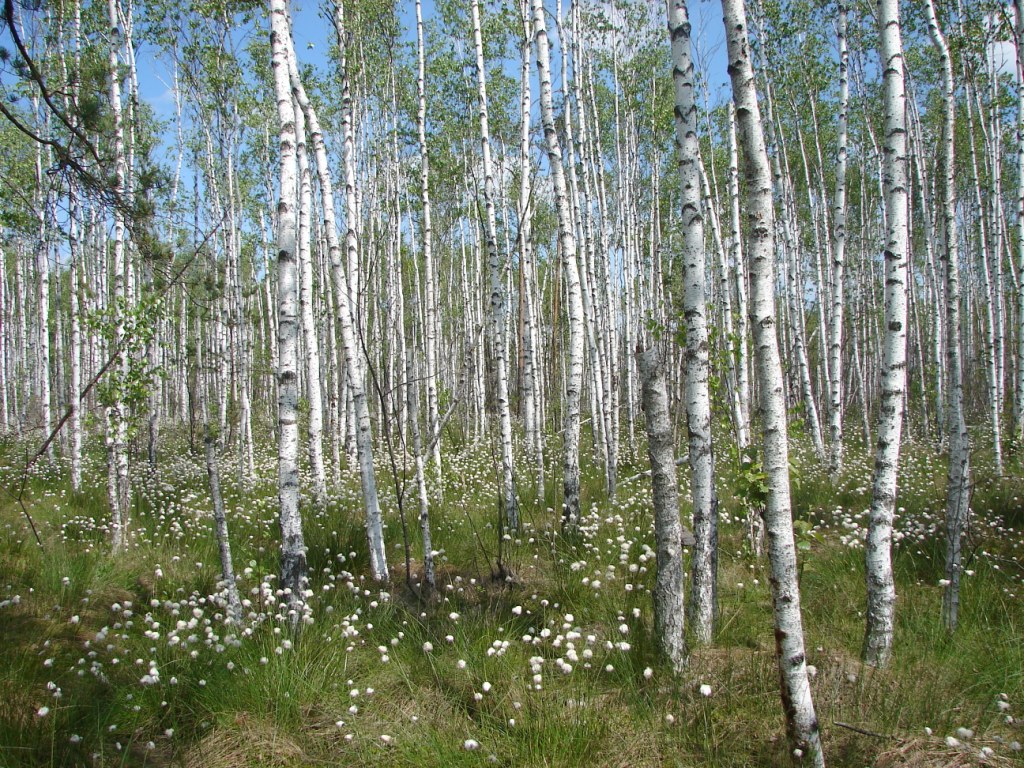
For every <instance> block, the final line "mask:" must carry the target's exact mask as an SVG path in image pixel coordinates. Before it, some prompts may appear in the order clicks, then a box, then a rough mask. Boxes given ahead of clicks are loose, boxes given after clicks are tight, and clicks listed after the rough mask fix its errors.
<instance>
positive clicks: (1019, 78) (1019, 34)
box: [1013, 0, 1024, 451]
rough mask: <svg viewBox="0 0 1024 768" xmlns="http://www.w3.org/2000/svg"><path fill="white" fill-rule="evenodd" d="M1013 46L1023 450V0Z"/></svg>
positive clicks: (1018, 419) (1023, 436)
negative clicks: (1015, 63)
mask: <svg viewBox="0 0 1024 768" xmlns="http://www.w3.org/2000/svg"><path fill="white" fill-rule="evenodd" d="M1013 10H1014V16H1015V18H1016V22H1015V24H1014V35H1013V44H1014V51H1015V52H1016V54H1017V56H1016V58H1017V67H1016V69H1017V72H1016V86H1017V137H1016V138H1017V199H1016V201H1015V202H1016V209H1017V253H1016V254H1015V256H1016V260H1017V348H1016V367H1017V377H1016V381H1015V386H1014V398H1013V440H1014V443H1015V445H1016V449H1017V450H1018V451H1021V450H1024V0H1014V3H1013Z"/></svg>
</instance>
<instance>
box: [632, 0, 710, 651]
mask: <svg viewBox="0 0 1024 768" xmlns="http://www.w3.org/2000/svg"><path fill="white" fill-rule="evenodd" d="M668 31H669V36H670V38H671V42H672V77H673V80H674V81H675V128H676V152H677V156H678V164H679V177H680V181H681V182H682V190H681V195H682V211H681V215H682V231H683V246H682V272H683V274H682V277H683V318H684V320H685V323H686V351H685V354H684V380H685V383H684V386H685V395H684V399H685V402H686V424H687V431H688V435H689V439H688V443H689V461H690V477H691V482H690V493H691V495H692V497H693V535H694V538H695V539H696V543H695V544H694V547H693V561H692V571H693V581H692V592H691V598H690V600H691V623H692V624H693V625H694V634H695V636H696V639H697V641H698V642H699V643H710V642H711V637H712V633H713V631H714V621H715V613H716V605H715V600H716V596H717V575H718V574H717V571H718V520H717V517H718V499H717V497H716V495H715V460H714V454H713V452H712V442H711V398H710V394H709V389H708V376H709V373H710V365H709V361H708V327H707V298H706V296H705V293H704V284H705V280H706V274H705V272H706V265H705V254H704V219H703V216H702V214H701V191H702V190H701V174H700V143H699V140H698V138H697V105H696V99H695V97H694V87H695V84H694V66H693V57H692V54H691V42H690V33H691V25H690V18H689V13H688V10H687V5H686V0H671V1H670V2H669V3H668ZM645 391H646V386H645ZM648 418H649V417H648ZM648 430H650V426H648ZM652 463H653V456H652ZM673 479H674V475H673ZM659 571H660V569H659Z"/></svg>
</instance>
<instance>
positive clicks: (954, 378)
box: [926, 0, 977, 631]
mask: <svg viewBox="0 0 1024 768" xmlns="http://www.w3.org/2000/svg"><path fill="white" fill-rule="evenodd" d="M926 10H927V14H928V15H927V18H928V34H929V36H930V37H931V39H932V44H933V45H934V46H935V48H936V50H937V51H938V53H939V63H940V65H941V67H942V106H943V110H942V116H943V121H942V145H941V147H940V148H939V155H938V169H937V172H938V176H939V183H940V185H941V195H942V247H943V261H945V269H944V272H945V275H946V366H947V368H948V374H949V417H948V419H947V420H946V424H947V426H948V428H949V472H948V474H947V476H946V588H945V591H944V592H943V596H942V618H943V622H944V623H945V625H946V628H947V629H949V630H951V631H952V630H954V629H956V624H957V612H958V608H959V606H960V552H961V537H962V534H963V530H964V526H965V525H966V524H967V515H968V503H969V501H970V494H969V491H968V487H969V485H970V456H971V453H970V441H969V437H968V434H967V423H966V422H965V420H964V386H963V366H962V363H961V357H960V258H959V236H958V234H957V220H956V165H955V163H954V139H955V134H954V125H955V123H954V120H955V114H956V101H955V95H956V94H955V90H954V84H953V64H952V60H951V58H950V52H949V46H948V45H947V43H946V38H945V35H943V33H942V30H941V29H940V28H939V22H938V18H937V17H936V15H935V5H934V3H933V0H927V4H926ZM969 115H970V112H969V111H968V116H969ZM976 165H977V163H976V162H975V166H976Z"/></svg>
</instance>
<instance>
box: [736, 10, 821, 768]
mask: <svg viewBox="0 0 1024 768" xmlns="http://www.w3.org/2000/svg"><path fill="white" fill-rule="evenodd" d="M722 9H723V11H724V16H725V19H724V21H725V29H726V41H727V45H728V56H729V73H730V76H731V78H732V90H733V100H734V101H735V103H736V118H737V122H738V124H739V139H740V145H741V146H742V147H743V155H744V175H745V177H746V191H747V200H746V213H747V219H748V224H749V230H748V231H749V233H750V245H749V246H748V253H749V256H750V261H751V267H750V287H751V291H750V293H751V295H750V321H751V325H752V326H753V329H754V359H755V368H756V373H757V382H758V385H759V387H760V393H761V409H760V410H761V430H762V440H763V445H764V462H763V464H764V473H765V476H766V484H767V486H768V500H767V503H766V504H765V513H764V517H765V526H766V529H767V539H768V558H769V562H770V563H771V592H772V604H773V610H774V619H775V638H776V640H775V643H776V653H777V656H778V663H779V676H780V678H781V686H782V705H783V711H784V712H785V714H786V732H787V735H788V737H789V743H790V746H791V748H792V750H793V755H794V756H795V757H796V758H797V759H798V760H803V759H806V760H807V761H809V762H810V764H812V765H814V766H816V768H822V767H823V766H824V765H825V756H824V753H823V752H822V748H821V736H820V733H819V731H818V718H817V716H816V715H815V712H814V702H813V701H812V698H811V685H810V681H809V679H808V676H807V663H806V656H805V653H804V634H803V623H802V620H801V616H800V587H799V583H798V581H797V564H796V545H795V543H794V540H793V517H792V506H791V499H790V489H789V445H788V438H787V432H786V399H785V392H784V390H783V378H782V364H781V361H780V359H779V342H778V337H777V336H776V325H777V322H776V315H775V275H774V272H775V270H774V264H773V260H774V258H775V253H774V251H775V243H774V237H773V230H774V223H773V218H774V213H773V210H772V176H771V169H770V167H769V164H768V153H767V150H766V149H765V140H764V130H763V129H762V126H761V112H760V109H759V107H758V104H757V94H756V91H755V87H754V69H753V65H752V63H751V59H750V44H749V40H748V38H747V19H746V10H745V8H744V6H743V0H722Z"/></svg>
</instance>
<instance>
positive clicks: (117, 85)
mask: <svg viewBox="0 0 1024 768" xmlns="http://www.w3.org/2000/svg"><path fill="white" fill-rule="evenodd" d="M107 16H108V20H109V22H110V52H109V71H110V110H111V114H112V116H113V121H114V168H115V185H114V193H115V195H116V196H118V197H120V196H121V195H122V194H123V193H124V191H125V189H126V187H127V176H128V167H127V163H126V160H125V150H124V127H123V125H122V116H121V79H120V78H121V75H120V71H119V62H118V60H119V50H120V45H121V30H120V26H119V17H118V8H117V0H109V2H108V4H107ZM118 202H119V203H120V202H121V201H120V200H119V201H118ZM124 240H125V221H124V213H123V209H122V207H121V206H120V205H117V206H115V207H114V243H113V262H114V263H113V277H114V295H113V303H114V326H115V327H114V338H115V344H116V345H117V346H118V347H120V346H121V345H122V343H123V342H124V338H125V328H124V311H125V309H126V307H125V304H126V302H127V291H126V287H125V284H126V276H127V272H128V269H127V265H126V256H125V242H124ZM120 355H121V361H120V371H121V376H122V377H123V378H126V377H127V375H128V370H129V368H128V364H129V363H128V356H127V355H126V354H124V352H123V351H121V352H120ZM117 389H118V392H117V394H116V395H115V400H114V403H113V404H112V406H111V407H110V408H108V409H107V432H108V438H107V444H108V448H109V460H110V468H109V477H108V483H107V490H108V495H109V496H110V502H111V509H112V511H113V548H114V553H115V554H117V553H120V552H123V551H124V550H125V548H126V547H127V546H128V529H129V523H130V518H129V515H130V509H131V508H130V503H131V488H130V486H129V483H128V413H127V409H126V407H125V403H124V400H123V398H122V395H121V393H120V387H118V388H117Z"/></svg>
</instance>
